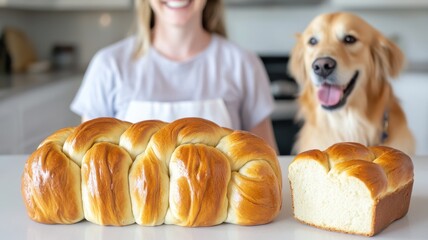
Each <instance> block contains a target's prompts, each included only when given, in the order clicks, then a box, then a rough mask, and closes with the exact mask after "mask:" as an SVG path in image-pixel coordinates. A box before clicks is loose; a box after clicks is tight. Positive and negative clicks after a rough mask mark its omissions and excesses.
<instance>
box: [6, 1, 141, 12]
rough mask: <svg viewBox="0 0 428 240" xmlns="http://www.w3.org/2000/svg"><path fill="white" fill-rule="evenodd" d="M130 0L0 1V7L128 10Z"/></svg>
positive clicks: (130, 3)
mask: <svg viewBox="0 0 428 240" xmlns="http://www.w3.org/2000/svg"><path fill="white" fill-rule="evenodd" d="M132 2H133V1H132V0H0V7H11V8H19V9H28V10H96V9H130V8H131V7H132Z"/></svg>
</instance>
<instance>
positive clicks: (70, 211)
mask: <svg viewBox="0 0 428 240" xmlns="http://www.w3.org/2000/svg"><path fill="white" fill-rule="evenodd" d="M21 193H22V196H23V198H24V203H25V206H26V208H27V212H28V215H29V216H30V218H31V219H32V220H34V221H37V222H41V223H50V224H52V223H75V222H79V221H80V220H82V219H83V209H82V200H81V197H80V196H81V194H80V168H79V166H77V165H76V164H75V163H74V162H72V161H69V159H68V158H67V156H66V155H65V154H64V153H62V151H61V148H60V147H59V146H58V145H55V144H54V143H46V144H44V145H43V146H41V147H40V148H38V149H37V150H36V151H35V152H34V153H33V154H31V155H30V156H29V158H28V160H27V163H26V164H25V168H24V174H23V176H22V181H21Z"/></svg>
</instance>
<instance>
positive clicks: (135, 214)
mask: <svg viewBox="0 0 428 240" xmlns="http://www.w3.org/2000/svg"><path fill="white" fill-rule="evenodd" d="M48 146H51V147H53V148H54V149H55V151H56V153H58V154H59V155H61V159H62V160H61V161H62V162H67V163H68V164H69V165H72V166H74V168H73V173H77V176H78V177H79V179H75V180H74V181H72V182H73V184H74V185H75V186H77V188H76V187H74V188H72V189H78V190H79V191H78V192H74V193H69V192H70V190H69V189H62V185H59V184H58V181H57V180H56V179H55V178H49V179H47V182H48V183H49V184H50V185H51V186H52V185H55V187H54V188H52V192H53V193H52V195H54V193H55V194H57V195H58V194H60V195H61V196H62V195H63V194H73V196H72V197H70V199H77V200H79V201H78V202H80V208H81V209H80V210H76V211H75V212H77V213H76V214H78V215H79V216H80V219H82V215H83V212H84V216H85V218H86V219H87V220H89V221H91V222H94V223H97V224H101V225H120V226H122V225H127V224H131V223H133V222H134V221H136V222H137V223H138V224H142V225H149V226H152V225H159V224H163V223H170V224H177V225H183V226H212V225H216V224H220V223H222V222H224V221H228V222H232V223H238V224H244V225H255V224H264V223H267V222H270V221H272V220H273V219H274V218H275V217H276V216H277V215H278V213H279V210H280V209H281V202H282V199H281V198H282V196H281V189H282V179H281V178H282V176H281V171H280V167H279V162H278V159H277V156H276V153H275V151H274V150H273V149H272V148H271V147H270V146H269V145H268V144H267V143H266V142H264V141H263V140H262V139H261V138H259V137H256V136H255V135H252V134H250V133H248V132H243V131H232V130H231V129H227V128H222V127H220V126H218V125H216V124H215V123H213V122H210V121H207V120H204V119H200V118H185V119H179V120H177V121H174V122H172V123H164V122H161V121H157V120H152V121H142V122H139V123H135V124H131V123H128V122H123V121H120V120H117V119H113V118H98V119H93V120H91V121H88V122H85V123H82V124H81V125H79V126H77V127H76V128H67V129H62V130H59V131H57V132H56V133H54V134H52V135H51V136H50V137H48V138H47V139H46V140H45V141H44V142H43V143H42V144H41V145H40V148H39V150H37V151H36V153H37V154H39V152H40V151H42V150H43V149H45V148H47V147H48ZM39 155H40V154H39ZM39 155H34V154H33V155H32V156H31V157H30V158H29V160H28V161H27V165H28V167H26V169H25V171H24V174H23V177H22V179H23V180H22V181H23V184H22V191H23V197H24V201H26V204H27V209H28V212H29V215H30V217H31V218H32V219H37V221H40V222H52V221H55V222H57V223H69V222H71V221H69V220H62V219H56V218H55V216H52V214H50V215H47V216H44V217H43V218H42V217H34V216H39V215H43V212H44V211H45V209H44V208H45V205H43V204H40V203H39V201H38V200H37V201H36V200H32V199H33V198H35V197H37V196H38V195H37V194H36V193H33V192H34V191H33V190H31V191H30V190H28V189H36V190H40V189H38V187H39V186H38V185H37V184H35V183H34V182H32V181H30V180H29V179H31V178H32V173H33V172H35V173H36V174H38V175H42V173H41V172H39V171H40V168H42V167H40V166H38V165H34V164H30V163H31V162H32V161H37V158H48V159H46V161H45V160H43V161H44V162H43V163H41V164H42V165H43V164H46V163H45V162H49V161H55V160H54V159H51V158H52V157H51V156H50V155H49V156H48V155H46V154H45V155H40V156H39ZM43 167H44V166H43ZM48 171H56V170H55V169H48ZM50 174H54V172H50ZM55 174H56V173H55ZM232 175H233V179H232V177H231V176H232ZM170 176H171V177H170ZM36 177H37V176H36ZM39 177H40V176H39ZM80 177H81V179H80ZM80 186H81V189H82V192H80ZM70 188H71V187H70ZM63 192H65V193H63ZM33 195H34V196H33ZM39 195H41V194H39ZM39 197H40V198H42V200H43V201H52V200H50V199H49V198H53V197H49V196H39ZM44 198H46V199H44ZM29 199H30V200H29ZM61 199H62V197H58V198H57V199H55V201H60V200H61ZM43 201H42V202H43ZM68 208H70V209H67V210H68V211H71V210H73V211H74V210H75V208H74V209H73V208H72V207H68ZM82 208H83V209H82ZM77 219H79V218H77ZM73 221H76V220H73Z"/></svg>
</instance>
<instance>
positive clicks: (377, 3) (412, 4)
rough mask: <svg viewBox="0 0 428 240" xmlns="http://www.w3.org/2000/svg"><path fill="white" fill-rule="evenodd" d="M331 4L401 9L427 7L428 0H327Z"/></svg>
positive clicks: (352, 7) (360, 7) (336, 5)
mask: <svg viewBox="0 0 428 240" xmlns="http://www.w3.org/2000/svg"><path fill="white" fill-rule="evenodd" d="M329 2H330V3H331V5H332V6H334V7H338V8H343V9H399V8H400V9H403V8H428V0H358V1H350V0H329Z"/></svg>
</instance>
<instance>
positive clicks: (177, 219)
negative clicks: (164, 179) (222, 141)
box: [166, 144, 230, 226]
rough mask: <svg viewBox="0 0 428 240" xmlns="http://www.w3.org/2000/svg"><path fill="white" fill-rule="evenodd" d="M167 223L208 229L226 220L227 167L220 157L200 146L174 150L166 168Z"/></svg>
mask: <svg viewBox="0 0 428 240" xmlns="http://www.w3.org/2000/svg"><path fill="white" fill-rule="evenodd" d="M169 173H170V177H171V185H170V189H171V192H170V195H169V203H170V210H169V212H168V215H167V219H166V221H167V223H171V224H177V225H182V226H212V225H217V224H220V223H222V222H224V220H225V219H226V216H227V206H228V201H227V186H228V183H229V180H230V165H229V161H228V159H227V158H226V156H225V155H224V154H222V153H221V152H220V151H218V150H216V149H215V148H213V147H211V146H206V145H203V144H184V145H181V146H180V147H178V148H177V149H176V150H175V151H174V153H173V155H172V157H171V162H170V165H169Z"/></svg>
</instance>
